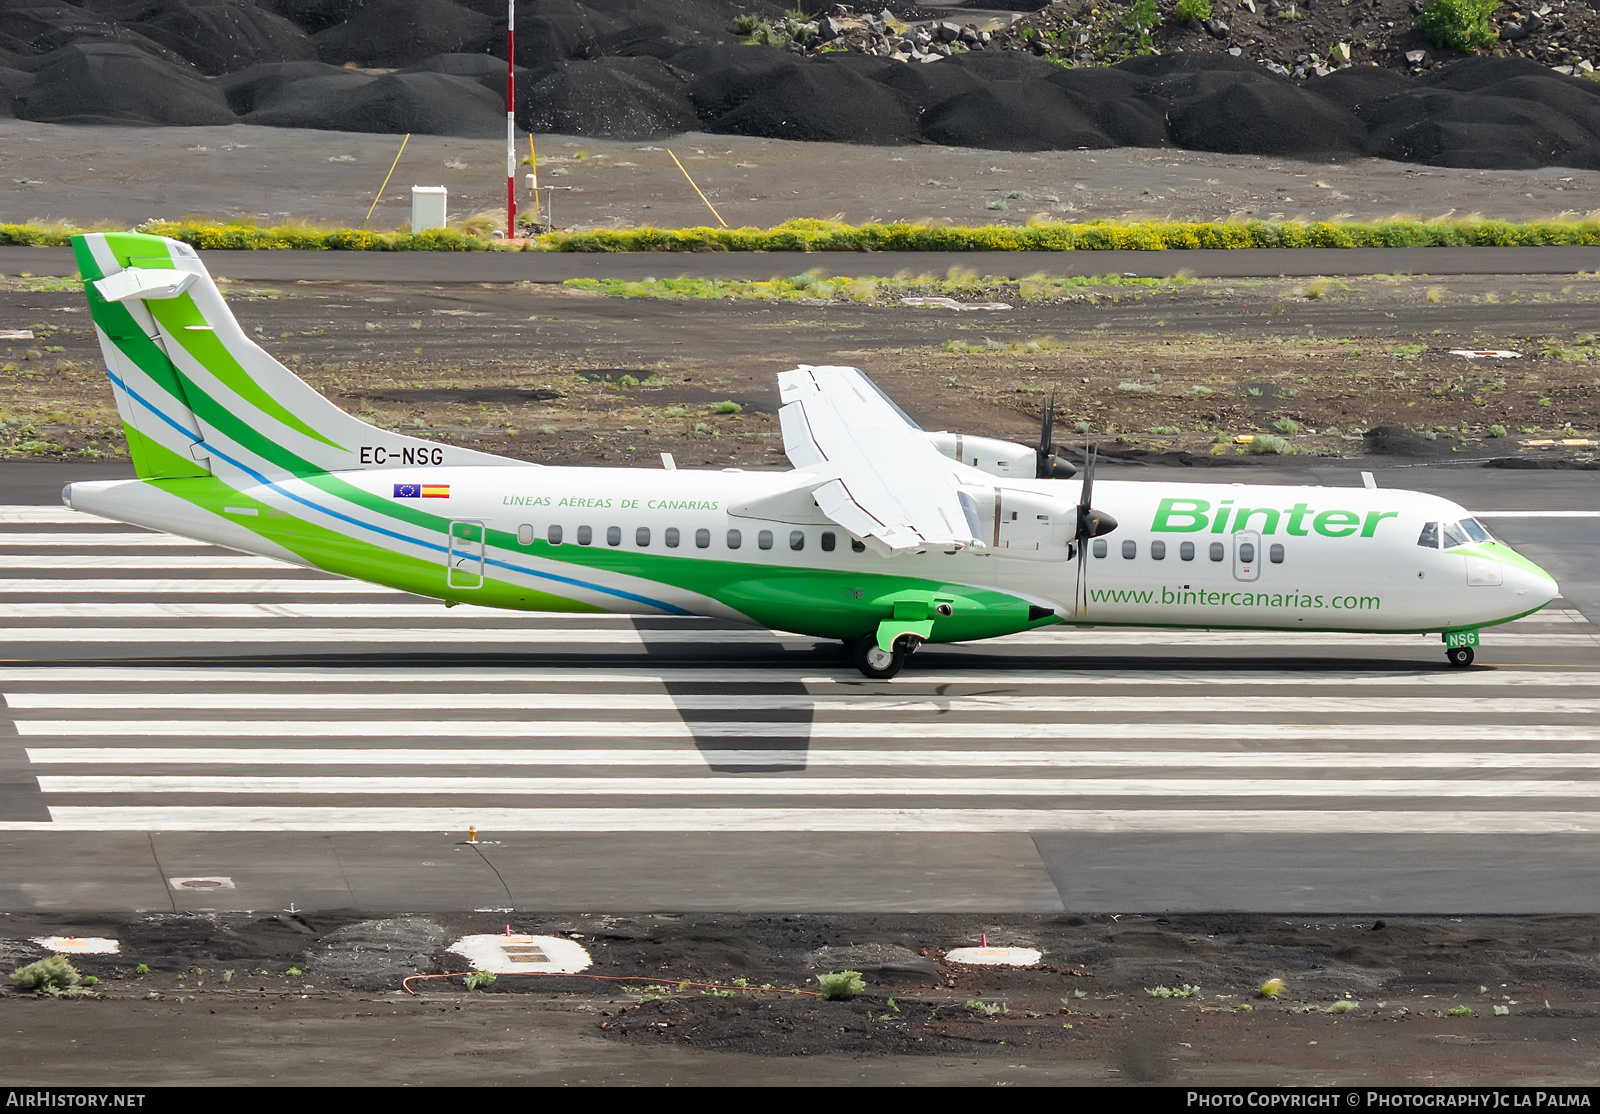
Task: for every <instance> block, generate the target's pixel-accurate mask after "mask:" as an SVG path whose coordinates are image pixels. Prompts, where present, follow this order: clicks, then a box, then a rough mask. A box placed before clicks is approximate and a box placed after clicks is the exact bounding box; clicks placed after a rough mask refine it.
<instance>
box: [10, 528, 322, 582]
mask: <svg viewBox="0 0 1600 1114" xmlns="http://www.w3.org/2000/svg"><path fill="white" fill-rule="evenodd" d="M3 536H4V535H0V537H3ZM0 562H3V563H4V567H5V569H6V570H7V571H8V572H22V571H25V570H26V571H30V572H31V571H33V570H34V569H43V570H47V571H51V572H55V571H59V570H65V569H104V570H106V571H110V570H111V569H163V570H166V571H169V572H171V573H172V574H173V575H174V576H182V575H183V574H185V573H190V572H200V571H202V570H205V569H274V570H276V571H278V572H282V571H283V570H285V569H295V570H301V569H302V566H300V565H295V564H290V563H289V562H287V561H278V560H275V559H274V558H271V557H255V556H252V555H250V554H248V553H228V552H226V551H224V552H220V553H194V554H184V555H183V558H182V560H181V561H179V560H178V559H177V558H176V557H175V556H170V555H167V554H160V555H157V554H153V553H6V554H0ZM305 571H310V570H305ZM316 578H317V579H323V578H327V579H330V580H331V579H335V578H334V577H333V576H332V574H330V573H325V572H320V571H318V572H317V573H316Z"/></svg>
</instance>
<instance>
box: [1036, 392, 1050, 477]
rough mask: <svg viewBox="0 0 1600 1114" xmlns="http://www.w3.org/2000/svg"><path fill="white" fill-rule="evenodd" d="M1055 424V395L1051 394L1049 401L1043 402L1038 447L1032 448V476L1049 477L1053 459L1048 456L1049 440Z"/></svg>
mask: <svg viewBox="0 0 1600 1114" xmlns="http://www.w3.org/2000/svg"><path fill="white" fill-rule="evenodd" d="M1055 424H1056V396H1055V395H1051V396H1050V401H1049V402H1047V403H1045V404H1044V420H1043V422H1041V423H1040V427H1039V447H1038V448H1037V449H1035V450H1034V457H1035V461H1036V463H1035V466H1034V471H1033V474H1034V478H1035V479H1039V480H1048V479H1050V478H1052V477H1051V465H1052V464H1053V463H1054V461H1053V460H1052V459H1051V457H1050V442H1051V439H1052V437H1053V435H1054V431H1055Z"/></svg>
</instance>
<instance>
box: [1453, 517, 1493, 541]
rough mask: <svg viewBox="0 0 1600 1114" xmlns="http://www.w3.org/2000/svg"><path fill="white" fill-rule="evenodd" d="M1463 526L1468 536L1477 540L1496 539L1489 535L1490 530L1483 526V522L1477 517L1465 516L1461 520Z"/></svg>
mask: <svg viewBox="0 0 1600 1114" xmlns="http://www.w3.org/2000/svg"><path fill="white" fill-rule="evenodd" d="M1461 528H1462V529H1463V530H1465V531H1466V532H1467V537H1469V538H1471V539H1472V540H1473V541H1475V542H1492V541H1494V539H1493V538H1492V537H1490V536H1489V531H1487V530H1485V529H1484V528H1483V524H1482V523H1481V522H1479V521H1478V520H1477V519H1475V518H1463V519H1462V520H1461Z"/></svg>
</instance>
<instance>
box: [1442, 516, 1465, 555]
mask: <svg viewBox="0 0 1600 1114" xmlns="http://www.w3.org/2000/svg"><path fill="white" fill-rule="evenodd" d="M1466 544H1467V535H1466V531H1464V530H1462V529H1461V523H1459V522H1446V523H1445V524H1444V547H1445V548H1446V549H1454V548H1455V547H1456V546H1458V545H1466Z"/></svg>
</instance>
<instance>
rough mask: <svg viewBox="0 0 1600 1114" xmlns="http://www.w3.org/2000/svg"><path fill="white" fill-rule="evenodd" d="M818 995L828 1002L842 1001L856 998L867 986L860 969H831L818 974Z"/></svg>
mask: <svg viewBox="0 0 1600 1114" xmlns="http://www.w3.org/2000/svg"><path fill="white" fill-rule="evenodd" d="M817 985H818V986H820V987H821V988H822V989H821V990H819V991H817V997H818V998H821V999H822V1000H823V1001H826V1002H842V1001H845V1000H846V999H849V998H854V997H855V996H856V995H857V994H860V993H861V992H862V991H863V990H865V989H866V988H867V984H866V983H865V982H864V981H863V980H862V978H861V972H860V971H831V972H829V973H828V974H825V975H818V976H817Z"/></svg>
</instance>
